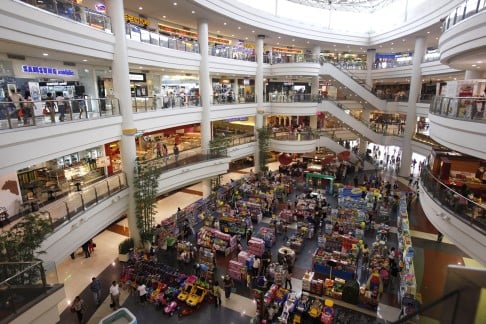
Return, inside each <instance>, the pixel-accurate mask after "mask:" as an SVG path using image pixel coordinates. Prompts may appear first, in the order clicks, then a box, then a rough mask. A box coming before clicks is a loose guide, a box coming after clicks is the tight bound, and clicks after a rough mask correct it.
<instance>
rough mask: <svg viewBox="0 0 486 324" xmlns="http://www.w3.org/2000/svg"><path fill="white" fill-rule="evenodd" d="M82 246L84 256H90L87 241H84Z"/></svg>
mask: <svg viewBox="0 0 486 324" xmlns="http://www.w3.org/2000/svg"><path fill="white" fill-rule="evenodd" d="M82 248H83V252H84V257H85V258H89V257H91V254H90V253H89V241H88V242H86V243H84V244H83V246H82Z"/></svg>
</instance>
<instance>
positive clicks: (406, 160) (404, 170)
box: [400, 36, 425, 177]
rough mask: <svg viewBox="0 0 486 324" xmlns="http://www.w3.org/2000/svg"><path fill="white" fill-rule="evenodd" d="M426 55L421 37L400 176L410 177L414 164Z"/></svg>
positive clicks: (417, 51)
mask: <svg viewBox="0 0 486 324" xmlns="http://www.w3.org/2000/svg"><path fill="white" fill-rule="evenodd" d="M424 55H425V37H423V36H419V37H417V38H416V39H415V49H414V52H413V61H412V77H411V78H410V91H409V96H408V109H407V119H406V120H405V132H404V137H403V147H402V158H401V167H400V176H402V177H409V176H410V173H411V172H410V165H411V163H412V153H413V152H412V137H413V135H414V133H415V129H416V126H417V99H418V98H419V96H420V89H421V88H422V74H421V69H420V64H422V60H423V57H424Z"/></svg>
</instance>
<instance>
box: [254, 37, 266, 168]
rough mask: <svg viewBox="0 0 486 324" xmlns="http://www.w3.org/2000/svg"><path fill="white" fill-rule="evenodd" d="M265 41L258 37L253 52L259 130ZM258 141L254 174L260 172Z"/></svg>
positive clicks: (261, 122) (261, 113)
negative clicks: (255, 67) (254, 57)
mask: <svg viewBox="0 0 486 324" xmlns="http://www.w3.org/2000/svg"><path fill="white" fill-rule="evenodd" d="M264 40H265V36H264V35H258V36H257V39H256V45H255V51H256V60H257V69H256V75H255V97H256V106H257V111H256V117H255V129H260V128H262V127H263V113H264V112H265V110H264V108H263V41H264ZM258 146H259V145H258V140H257V145H256V148H255V172H260V171H261V170H260V167H259V165H260V156H259V149H258Z"/></svg>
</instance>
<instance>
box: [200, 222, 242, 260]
mask: <svg viewBox="0 0 486 324" xmlns="http://www.w3.org/2000/svg"><path fill="white" fill-rule="evenodd" d="M197 245H199V246H201V247H205V248H209V249H212V250H214V251H216V252H221V253H223V254H224V255H229V254H230V253H231V252H233V251H234V249H235V248H236V236H231V235H229V234H225V233H222V232H221V231H218V230H217V229H214V228H212V227H208V226H204V227H202V228H201V229H200V230H199V231H198V233H197Z"/></svg>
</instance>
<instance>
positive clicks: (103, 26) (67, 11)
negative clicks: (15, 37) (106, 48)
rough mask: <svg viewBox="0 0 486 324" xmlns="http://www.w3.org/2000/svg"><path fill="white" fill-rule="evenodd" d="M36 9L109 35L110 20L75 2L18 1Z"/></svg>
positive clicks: (64, 0) (51, 0) (62, 0)
mask: <svg viewBox="0 0 486 324" xmlns="http://www.w3.org/2000/svg"><path fill="white" fill-rule="evenodd" d="M18 1H21V2H25V3H28V4H30V5H31V6H34V7H36V8H39V9H42V10H45V11H49V12H52V13H53V14H56V15H58V16H60V17H64V18H67V19H71V20H74V21H77V22H79V23H82V24H85V25H88V26H91V27H93V28H96V29H100V30H104V31H106V32H109V33H111V18H110V17H109V16H107V15H104V14H102V13H99V12H97V11H95V10H92V9H90V8H87V7H83V6H80V5H79V4H77V3H76V2H75V1H67V0H42V1H39V0H18Z"/></svg>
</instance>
